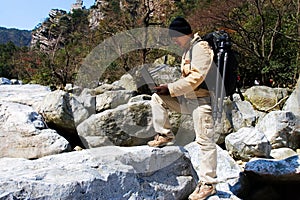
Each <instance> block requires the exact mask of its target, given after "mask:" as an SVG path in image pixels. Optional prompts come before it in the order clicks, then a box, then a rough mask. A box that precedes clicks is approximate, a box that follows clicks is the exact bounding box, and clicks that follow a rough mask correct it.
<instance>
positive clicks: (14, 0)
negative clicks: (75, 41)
mask: <svg viewBox="0 0 300 200" xmlns="http://www.w3.org/2000/svg"><path fill="white" fill-rule="evenodd" d="M75 2H76V0H1V1H0V4H1V5H0V27H5V28H16V29H20V30H32V29H34V28H35V27H36V26H37V25H38V24H39V23H42V22H43V21H44V20H45V19H46V18H47V17H48V16H49V15H48V14H49V11H50V10H51V9H61V10H65V11H67V12H69V11H70V8H71V5H72V4H73V3H75ZM94 2H95V0H83V6H85V7H86V8H90V7H91V6H92V5H94Z"/></svg>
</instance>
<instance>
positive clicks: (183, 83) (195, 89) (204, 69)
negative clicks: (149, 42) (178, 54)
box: [168, 33, 214, 99]
mask: <svg viewBox="0 0 300 200" xmlns="http://www.w3.org/2000/svg"><path fill="white" fill-rule="evenodd" d="M199 38H200V36H199V35H198V34H197V33H196V34H195V35H194V38H193V39H192V40H191V42H190V46H189V47H188V49H187V51H185V53H184V54H183V56H182V61H181V78H180V79H179V80H177V81H175V82H173V83H169V84H168V89H169V91H170V94H171V96H172V97H177V96H184V97H186V98H190V99H195V98H197V97H207V96H209V91H208V90H207V89H202V88H199V85H200V84H201V83H202V82H203V81H204V80H205V77H206V75H207V73H208V71H209V69H210V68H211V66H212V64H213V57H214V52H213V50H212V49H211V47H210V46H209V44H208V43H207V42H205V41H200V42H196V40H197V39H199ZM191 50H192V59H190V51H191Z"/></svg>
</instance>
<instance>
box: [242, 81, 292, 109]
mask: <svg viewBox="0 0 300 200" xmlns="http://www.w3.org/2000/svg"><path fill="white" fill-rule="evenodd" d="M287 95H288V91H287V89H284V88H275V89H274V88H270V87H267V86H253V87H251V88H249V89H248V90H246V91H245V97H246V99H248V100H249V101H250V102H251V103H252V105H253V106H254V107H255V108H256V109H257V110H260V111H265V112H269V111H273V110H280V109H281V108H282V106H283V104H284V101H282V102H281V103H280V104H278V102H280V100H281V99H284V97H286V96H287Z"/></svg>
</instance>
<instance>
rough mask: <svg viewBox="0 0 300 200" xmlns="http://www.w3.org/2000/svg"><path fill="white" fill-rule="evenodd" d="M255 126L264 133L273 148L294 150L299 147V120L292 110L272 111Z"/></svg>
mask: <svg viewBox="0 0 300 200" xmlns="http://www.w3.org/2000/svg"><path fill="white" fill-rule="evenodd" d="M256 128H257V129H258V130H259V131H261V132H263V133H264V134H265V135H266V137H267V139H268V140H269V141H270V143H271V145H272V148H274V149H275V148H281V147H289V148H292V149H294V150H296V149H297V148H299V147H300V142H299V141H300V122H299V119H297V117H296V116H295V115H294V114H293V113H292V112H288V111H272V112H270V113H268V114H267V115H266V116H265V117H264V118H263V119H262V120H261V121H260V122H259V123H258V124H257V126H256Z"/></svg>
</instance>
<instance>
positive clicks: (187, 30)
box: [169, 17, 192, 37]
mask: <svg viewBox="0 0 300 200" xmlns="http://www.w3.org/2000/svg"><path fill="white" fill-rule="evenodd" d="M191 33H192V28H191V25H190V24H189V23H188V22H187V21H186V20H185V19H184V18H183V17H176V18H175V19H174V20H173V21H172V22H171V24H170V26H169V35H170V37H180V36H183V35H189V34H191Z"/></svg>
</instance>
